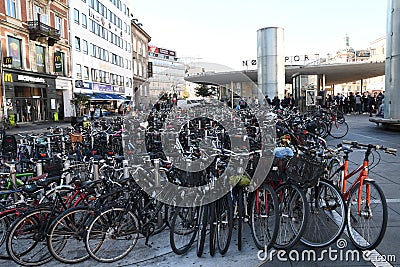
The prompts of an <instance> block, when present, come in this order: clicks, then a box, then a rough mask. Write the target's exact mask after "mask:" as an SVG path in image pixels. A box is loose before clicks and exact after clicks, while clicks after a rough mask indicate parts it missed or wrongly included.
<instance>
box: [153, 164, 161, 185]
mask: <svg viewBox="0 0 400 267" xmlns="http://www.w3.org/2000/svg"><path fill="white" fill-rule="evenodd" d="M154 170H155V183H156V184H155V187H160V160H159V159H154Z"/></svg>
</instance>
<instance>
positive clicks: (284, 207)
mask: <svg viewBox="0 0 400 267" xmlns="http://www.w3.org/2000/svg"><path fill="white" fill-rule="evenodd" d="M275 192H276V195H277V197H278V205H279V218H280V220H279V230H278V235H277V238H276V240H275V244H274V245H273V246H274V247H275V248H277V249H289V248H291V247H293V246H294V245H295V244H296V243H297V242H298V241H299V240H300V238H301V236H302V234H303V233H304V230H305V228H306V225H307V219H308V216H309V207H308V204H307V198H306V195H305V194H304V192H303V190H302V189H301V188H300V187H298V186H297V185H295V184H293V183H291V182H288V183H284V184H281V185H280V186H278V187H277V188H276V189H275ZM287 237H289V238H287Z"/></svg>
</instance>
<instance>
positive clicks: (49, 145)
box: [47, 137, 51, 157]
mask: <svg viewBox="0 0 400 267" xmlns="http://www.w3.org/2000/svg"><path fill="white" fill-rule="evenodd" d="M47 151H48V152H49V154H50V155H51V138H50V137H47ZM50 155H48V157H50Z"/></svg>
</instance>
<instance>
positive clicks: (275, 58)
mask: <svg viewBox="0 0 400 267" xmlns="http://www.w3.org/2000/svg"><path fill="white" fill-rule="evenodd" d="M283 37H284V30H283V28H279V27H268V28H263V29H259V30H258V31H257V64H258V88H259V90H260V91H261V92H262V93H263V94H264V95H268V96H269V98H270V99H273V98H274V96H276V95H277V96H278V97H279V98H280V99H282V98H283V97H284V94H285V54H284V42H283V41H284V38H283Z"/></svg>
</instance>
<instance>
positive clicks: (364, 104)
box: [361, 91, 369, 114]
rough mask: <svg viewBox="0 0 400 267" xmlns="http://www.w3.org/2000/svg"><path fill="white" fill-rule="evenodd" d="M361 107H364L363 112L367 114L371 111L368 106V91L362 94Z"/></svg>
mask: <svg viewBox="0 0 400 267" xmlns="http://www.w3.org/2000/svg"><path fill="white" fill-rule="evenodd" d="M361 105H362V106H361V108H362V113H363V114H367V113H368V112H369V106H368V91H367V92H364V93H363V96H362V103H361Z"/></svg>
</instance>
